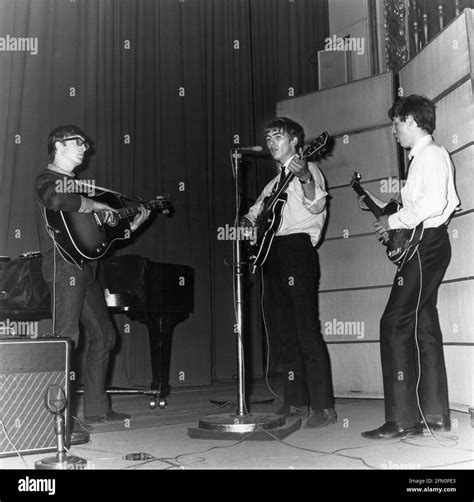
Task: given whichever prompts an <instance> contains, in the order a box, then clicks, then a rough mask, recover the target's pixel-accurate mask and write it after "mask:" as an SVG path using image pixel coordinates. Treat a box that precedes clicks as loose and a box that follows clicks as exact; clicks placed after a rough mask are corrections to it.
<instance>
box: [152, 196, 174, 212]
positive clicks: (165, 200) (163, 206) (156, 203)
mask: <svg viewBox="0 0 474 502" xmlns="http://www.w3.org/2000/svg"><path fill="white" fill-rule="evenodd" d="M146 206H147V208H148V209H153V210H154V209H157V210H159V211H160V212H161V213H163V214H166V215H168V216H172V214H173V213H174V208H173V205H172V204H171V200H170V197H169V195H168V194H166V195H157V196H156V198H155V199H153V200H150V201H149V202H148V203H147V204H146Z"/></svg>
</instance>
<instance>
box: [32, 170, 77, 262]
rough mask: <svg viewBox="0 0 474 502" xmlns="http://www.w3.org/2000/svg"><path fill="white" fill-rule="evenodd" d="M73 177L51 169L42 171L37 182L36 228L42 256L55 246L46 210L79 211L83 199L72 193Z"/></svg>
mask: <svg viewBox="0 0 474 502" xmlns="http://www.w3.org/2000/svg"><path fill="white" fill-rule="evenodd" d="M72 180H74V178H73V177H72V176H66V175H64V174H60V173H57V172H54V171H50V170H49V169H45V170H44V171H42V172H41V173H40V174H39V175H38V177H37V178H36V182H35V189H34V195H35V201H36V226H37V229H38V237H39V246H40V251H41V253H42V255H43V256H44V255H46V254H47V253H49V252H50V251H52V249H53V247H54V244H53V240H52V238H51V237H50V236H49V234H48V232H47V230H46V221H45V217H44V208H45V207H47V208H48V209H52V210H53V211H78V210H79V208H80V207H81V203H82V199H81V195H79V194H78V193H72V191H73V189H72V188H71V186H72V184H73V183H72Z"/></svg>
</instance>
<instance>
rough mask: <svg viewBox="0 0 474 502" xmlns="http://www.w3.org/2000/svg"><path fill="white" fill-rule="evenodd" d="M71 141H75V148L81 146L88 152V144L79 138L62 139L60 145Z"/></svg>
mask: <svg viewBox="0 0 474 502" xmlns="http://www.w3.org/2000/svg"><path fill="white" fill-rule="evenodd" d="M72 140H76V145H77V146H83V147H84V148H85V149H86V150H89V147H90V145H89V143H88V142H87V141H86V140H85V139H84V138H81V137H80V136H71V137H70V138H64V139H63V140H62V143H64V142H66V141H72Z"/></svg>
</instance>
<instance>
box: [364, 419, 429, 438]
mask: <svg viewBox="0 0 474 502" xmlns="http://www.w3.org/2000/svg"><path fill="white" fill-rule="evenodd" d="M422 435H423V428H422V427H420V424H414V425H412V426H410V427H402V426H401V425H399V424H398V423H397V422H385V423H384V424H383V425H382V427H379V428H378V429H374V430H373V431H366V432H362V437H364V438H367V439H398V438H404V437H406V436H422Z"/></svg>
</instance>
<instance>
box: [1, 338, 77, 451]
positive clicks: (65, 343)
mask: <svg viewBox="0 0 474 502" xmlns="http://www.w3.org/2000/svg"><path fill="white" fill-rule="evenodd" d="M70 361H71V342H70V340H69V338H40V339H34V340H32V339H14V338H11V339H1V340H0V457H7V456H12V455H16V454H17V453H18V452H19V453H22V454H27V453H41V452H48V451H55V450H56V435H55V429H54V420H55V419H54V415H53V414H52V413H51V412H49V411H48V410H47V408H46V406H45V395H46V393H47V392H48V389H49V387H50V386H52V385H57V386H60V387H61V388H62V389H63V390H64V393H65V395H66V398H67V400H68V401H69V397H70V396H69V372H70ZM63 413H64V419H65V423H66V424H69V406H67V407H66V409H65V410H64V411H63Z"/></svg>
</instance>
